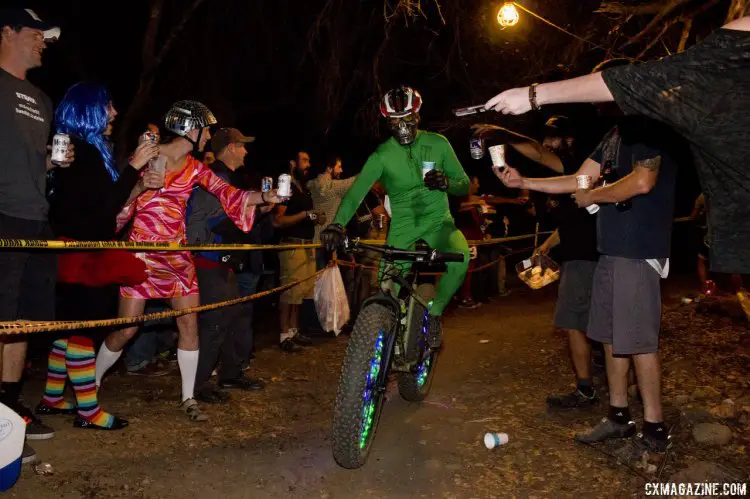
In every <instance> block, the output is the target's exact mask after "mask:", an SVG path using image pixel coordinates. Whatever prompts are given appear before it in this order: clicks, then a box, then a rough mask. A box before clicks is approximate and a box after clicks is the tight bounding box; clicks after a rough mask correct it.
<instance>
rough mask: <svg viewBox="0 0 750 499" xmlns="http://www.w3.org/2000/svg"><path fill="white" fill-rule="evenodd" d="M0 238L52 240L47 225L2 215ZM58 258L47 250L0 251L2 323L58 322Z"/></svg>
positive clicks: (0, 218) (0, 214) (2, 249)
mask: <svg viewBox="0 0 750 499" xmlns="http://www.w3.org/2000/svg"><path fill="white" fill-rule="evenodd" d="M0 238H8V239H53V235H52V230H51V229H50V226H49V224H48V223H47V222H46V221H41V220H25V219H21V218H16V217H9V216H7V215H3V214H2V213H0ZM56 282H57V255H56V253H55V252H54V251H51V250H45V249H21V250H20V251H18V250H15V249H13V250H9V249H4V248H0V289H2V298H0V321H14V320H17V319H27V320H32V321H51V320H54V319H55V283H56Z"/></svg>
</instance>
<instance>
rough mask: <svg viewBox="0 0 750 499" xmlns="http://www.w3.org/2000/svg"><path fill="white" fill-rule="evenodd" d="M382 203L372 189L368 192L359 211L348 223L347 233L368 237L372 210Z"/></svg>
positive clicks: (352, 235) (353, 235)
mask: <svg viewBox="0 0 750 499" xmlns="http://www.w3.org/2000/svg"><path fill="white" fill-rule="evenodd" d="M381 204H382V203H381V202H380V200H379V199H378V196H376V195H375V193H373V192H372V191H370V192H368V193H367V195H366V196H365V199H364V200H362V204H360V205H359V208H357V212H356V213H355V215H354V216H353V217H352V219H351V220H350V221H349V223H348V224H347V225H346V233H347V234H349V235H350V236H351V237H366V236H367V234H368V232H369V230H370V226H371V224H372V219H373V217H374V216H375V215H373V213H372V210H374V209H375V208H377V207H378V206H380V205H381Z"/></svg>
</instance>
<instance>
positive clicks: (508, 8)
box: [497, 2, 520, 28]
mask: <svg viewBox="0 0 750 499" xmlns="http://www.w3.org/2000/svg"><path fill="white" fill-rule="evenodd" d="M519 17H520V16H519V14H518V9H516V6H515V5H514V4H513V2H505V3H504V4H503V6H502V7H500V10H499V11H498V12H497V22H498V23H500V26H502V27H503V28H507V27H508V26H515V25H516V24H518V19H519Z"/></svg>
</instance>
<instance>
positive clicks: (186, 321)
mask: <svg viewBox="0 0 750 499" xmlns="http://www.w3.org/2000/svg"><path fill="white" fill-rule="evenodd" d="M169 302H170V305H171V307H172V309H173V310H177V309H181V308H190V307H197V306H198V305H200V297H199V296H198V295H191V296H177V297H175V298H172V299H171V300H170V301H169ZM177 331H178V332H179V337H178V339H177V348H179V349H180V350H187V351H191V352H193V351H195V350H198V314H187V315H181V316H180V317H177Z"/></svg>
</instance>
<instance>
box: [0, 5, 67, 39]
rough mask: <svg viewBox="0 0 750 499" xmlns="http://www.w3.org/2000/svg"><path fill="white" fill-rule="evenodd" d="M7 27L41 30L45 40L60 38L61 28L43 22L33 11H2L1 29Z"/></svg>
mask: <svg viewBox="0 0 750 499" xmlns="http://www.w3.org/2000/svg"><path fill="white" fill-rule="evenodd" d="M5 26H20V27H22V28H32V29H38V30H41V31H42V33H43V34H44V39H45V40H57V39H58V38H60V28H59V27H57V26H52V25H51V24H49V23H46V22H44V21H42V20H41V19H40V18H39V16H37V15H36V13H35V12H34V11H33V10H31V9H20V8H15V9H8V8H6V9H0V28H3V27H5Z"/></svg>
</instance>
